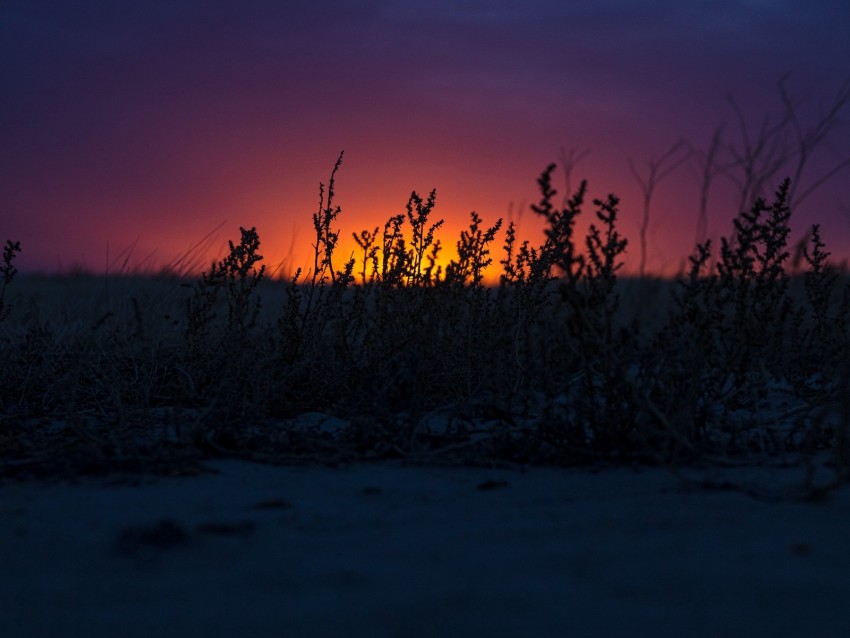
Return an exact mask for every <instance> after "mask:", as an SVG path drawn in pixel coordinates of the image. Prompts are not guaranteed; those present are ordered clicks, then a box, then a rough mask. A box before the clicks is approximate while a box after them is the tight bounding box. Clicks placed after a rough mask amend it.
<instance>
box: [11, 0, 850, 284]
mask: <svg viewBox="0 0 850 638" xmlns="http://www.w3.org/2000/svg"><path fill="white" fill-rule="evenodd" d="M848 24H850V2H837V1H832V2H825V1H809V2H779V1H773V2H769V1H761V2H759V1H749V2H733V1H725V2H723V1H719V2H688V1H683V0H678V1H674V2H646V1H622V0H621V1H614V0H601V1H600V0H597V1H593V2H590V1H582V2H563V1H561V2H555V1H537V2H535V1H528V0H526V1H523V2H519V1H492V2H484V1H480V2H457V1H453V2H449V1H441V0H430V1H428V2H424V1H419V2H404V1H392V2H390V1H387V2H378V1H373V2H343V1H341V0H330V1H319V2H316V1H312V2H302V3H294V2H272V1H257V0H246V1H243V2H222V1H215V0H213V1H207V2H201V1H197V0H187V1H180V0H171V1H169V2H164V1H159V0H154V1H151V2H123V1H112V2H81V1H79V0H77V1H75V2H42V1H40V0H27V1H16V0H5V1H4V2H3V3H2V4H0V29H2V37H0V64H1V65H0V143H2V145H1V146H0V162H2V164H0V241H5V239H6V238H10V239H19V240H20V241H21V243H22V245H23V247H24V253H23V254H22V255H21V258H20V262H19V263H20V267H21V269H22V270H55V269H57V268H59V267H61V268H63V269H68V268H69V267H71V266H73V265H75V264H77V265H85V266H87V267H89V268H91V269H94V270H95V271H102V270H103V269H104V264H105V262H106V256H107V249H106V246H107V243H108V244H109V251H110V253H109V254H110V255H111V256H114V255H116V254H117V253H119V252H120V251H121V250H122V249H125V248H127V247H129V246H130V245H135V248H134V251H133V255H132V259H131V263H139V262H142V264H143V265H144V266H151V265H162V264H165V263H168V262H169V261H170V260H172V259H173V258H174V257H175V256H178V255H180V254H183V253H184V252H185V251H186V250H187V248H188V247H189V246H191V245H192V244H193V243H195V242H196V241H198V240H199V239H201V238H202V237H204V236H205V235H206V234H207V233H208V232H210V231H211V230H213V229H214V228H216V227H218V226H219V225H220V224H222V223H223V224H224V225H223V226H222V227H221V229H220V231H219V232H218V242H217V243H216V244H215V245H214V247H213V252H215V251H216V250H220V248H221V245H222V244H223V243H224V242H225V240H226V239H227V238H234V239H235V238H237V237H238V227H239V226H240V225H243V226H257V228H258V231H259V233H260V236H261V239H262V240H263V250H262V252H263V253H264V254H265V255H266V257H267V260H268V262H269V263H270V264H271V266H272V267H274V265H276V264H277V263H279V262H281V261H282V260H283V259H285V258H287V257H289V263H290V264H294V265H299V264H304V265H306V264H307V257H306V256H307V253H308V252H309V250H310V246H309V244H310V241H311V237H310V233H309V231H310V230H311V221H310V214H311V213H312V212H313V211H314V210H315V208H316V204H317V201H318V182H319V181H327V179H328V176H329V173H330V169H331V168H332V166H333V163H334V161H335V159H336V157H337V155H338V153H339V151H340V150H343V149H344V150H345V153H346V155H345V160H344V163H343V166H342V169H341V172H340V174H339V176H338V180H337V197H338V201H337V203H339V204H340V205H341V206H342V208H343V213H342V216H341V218H340V225H341V227H342V231H343V232H342V236H343V237H344V238H349V237H350V235H351V232H352V231H360V230H361V229H363V228H370V229H371V228H374V227H375V226H377V225H382V224H383V222H384V221H385V220H386V218H387V217H389V216H390V215H393V214H396V213H398V212H401V211H402V210H403V207H404V204H405V203H406V201H407V197H408V195H409V194H410V191H411V190H416V191H418V192H419V193H421V194H423V195H424V194H427V192H428V191H430V190H431V189H432V188H436V189H437V207H436V210H435V215H437V216H438V217H443V218H445V219H446V227H445V232H444V233H443V234H442V238H443V243H444V244H449V245H453V243H454V241H455V240H456V231H457V230H458V229H460V228H461V227H463V226H465V224H466V221H467V220H468V215H469V212H470V211H471V210H476V211H478V212H479V213H480V214H481V215H482V216H483V217H484V219H485V221H487V222H492V221H495V219H496V218H497V217H502V216H505V215H506V214H507V212H508V210H509V208H510V207H511V206H513V210H514V211H516V210H517V207H518V206H520V204H522V203H525V205H526V206H527V204H528V203H530V202H532V201H534V200H535V199H536V198H537V191H536V185H535V180H536V178H537V176H538V175H539V173H540V172H541V170H542V169H543V168H545V166H546V165H547V164H548V163H550V162H552V161H558V159H559V155H560V149H561V148H562V147H563V148H567V149H569V148H575V149H579V150H580V149H584V148H590V149H591V154H590V155H588V156H587V157H585V158H584V159H582V160H581V162H580V163H579V164H578V167H577V168H576V170H575V175H574V180H576V181H577V180H578V179H580V178H583V177H587V178H589V180H590V195H591V197H603V196H604V195H606V194H607V193H609V192H615V193H617V194H618V195H619V196H620V197H621V199H622V221H623V223H622V230H623V232H624V233H625V234H626V236H627V237H629V239H630V242H631V244H630V248H629V258H628V259H629V262H628V263H629V267H630V268H634V267H635V264H636V263H637V259H638V258H639V251H638V228H639V227H640V221H641V196H640V190H639V188H638V184H637V182H636V181H635V179H634V177H633V176H632V175H631V173H630V171H629V166H628V162H627V160H628V158H629V157H631V158H633V160H634V162H635V164H636V166H637V167H638V168H639V169H641V170H643V169H645V165H646V161H647V160H648V159H649V158H651V157H658V156H660V155H661V154H662V153H663V152H664V151H665V150H667V149H668V148H669V147H670V145H671V144H672V143H673V142H675V141H676V140H678V139H680V138H684V139H685V140H687V141H688V142H689V143H690V144H692V145H693V147H694V148H695V149H696V150H705V148H706V147H707V145H708V143H709V141H710V139H711V134H712V131H713V129H714V128H715V127H716V126H717V125H719V124H722V123H725V129H724V142H725V143H726V144H732V145H735V146H736V147H737V148H738V149H740V148H741V144H742V136H741V130H740V127H739V125H738V122H737V121H736V116H735V112H734V110H733V109H732V107H731V106H730V103H729V101H728V99H727V96H728V95H729V94H731V95H733V96H734V97H735V100H736V102H737V104H739V105H740V107H741V111H742V112H743V113H744V114H745V116H746V119H747V122H748V126H749V127H750V128H751V131H750V133H751V135H755V134H756V133H757V131H758V127H759V125H760V123H761V121H762V118H763V117H764V116H766V115H767V114H772V118H773V119H772V120H771V121H776V120H777V118H779V117H780V116H781V115H782V114H783V111H782V102H781V100H780V99H779V93H778V90H777V83H778V81H779V79H780V78H781V77H782V76H783V75H784V74H785V73H790V77H789V79H788V80H787V84H786V86H787V88H788V90H789V92H790V93H791V94H792V95H793V96H794V97H795V98H805V101H804V102H803V103H802V105H801V106H800V117H801V120H802V122H803V124H804V125H808V126H810V125H812V124H814V123H816V122H817V121H818V120H819V118H820V116H821V114H822V113H823V111H824V110H825V109H826V108H827V107H828V106H829V105H830V104H831V103H832V102H833V101H834V99H835V96H836V94H837V93H838V92H839V90H840V89H841V87H842V84H843V83H845V82H846V81H847V80H848V78H850V38H847V36H846V31H847V25H848ZM840 115H841V116H842V117H841V120H840V121H839V122H838V123H837V125H836V127H835V128H834V129H832V130H831V131H830V133H829V135H828V137H827V139H826V142H828V144H822V145H820V146H819V147H818V148H817V150H816V153H815V155H814V157H813V158H812V161H811V162H810V163H809V164H808V166H807V173H805V174H804V176H803V179H802V181H801V186H800V188H801V189H804V188H805V186H806V184H811V183H813V182H814V180H815V179H817V177H818V176H819V175H821V174H823V171H825V170H828V169H829V168H830V167H833V166H835V165H836V164H837V163H838V162H840V161H841V160H842V159H845V158H848V157H850V126H848V122H850V107H848V108H845V109H844V110H843V111H842V113H841V114H840ZM789 133H790V129H789ZM789 142H792V143H793V139H792V138H791V137H789ZM789 148H793V144H792V146H791V147H789ZM697 157H698V156H697V155H695V156H694V157H693V158H692V160H691V161H689V162H688V163H686V164H684V165H682V166H681V167H680V168H679V169H677V170H676V171H675V172H673V173H671V174H670V175H669V176H668V177H667V178H666V179H665V180H664V181H662V182H661V183H660V184H659V186H658V188H657V191H656V193H655V197H654V199H653V206H652V222H651V224H650V231H649V242H648V244H649V256H648V265H649V267H650V269H652V270H655V271H657V272H661V271H664V272H673V271H675V269H676V268H677V267H678V266H679V264H680V263H681V260H682V259H683V258H684V257H685V256H686V255H687V254H688V253H689V252H690V251H691V249H692V248H693V243H694V238H695V229H696V212H697V210H698V202H699V182H698V178H697V173H696V165H697V162H696V160H697ZM729 157H730V156H728V154H727V155H726V159H727V160H728V159H729ZM789 161H790V162H793V158H791V160H789ZM791 173H793V168H792V164H790V163H789V164H788V166H787V170H786V169H784V168H783V169H781V170H780V171H779V172H778V173H777V178H776V180H773V181H771V182H770V185H769V188H768V190H770V191H772V190H773V189H774V188H775V186H776V185H777V184H778V180H779V178H780V177H779V176H780V175H781V176H784V175H786V174H791ZM774 181H775V182H776V183H774ZM848 182H850V170H848V171H844V172H843V173H841V174H839V175H838V176H836V177H835V178H834V179H832V180H831V181H829V182H827V183H826V184H825V185H824V186H823V187H822V188H820V189H818V190H817V191H816V192H815V194H814V195H813V196H811V197H809V198H808V199H806V200H805V201H803V202H801V204H800V207H799V209H798V210H796V211H795V217H794V218H793V219H792V225H793V227H794V229H795V230H796V231H798V232H797V233H796V236H799V234H800V231H802V229H803V228H805V227H806V226H807V225H809V224H811V223H813V222H820V223H821V224H822V226H823V229H824V236H825V238H826V239H827V244H828V248H830V249H831V250H832V251H833V253H834V254H835V255H836V256H837V257H847V256H850V189H845V188H844V186H845V185H847V184H848ZM562 185H563V178H562V175H561V174H559V175H558V181H557V182H556V186H558V187H559V188H560V187H561V186H562ZM798 192H802V190H800V191H798ZM736 202H737V197H736V187H735V186H734V183H733V182H732V181H730V180H729V179H725V178H723V177H718V179H717V181H716V183H715V187H714V188H713V189H712V191H711V199H710V210H709V212H710V218H709V226H708V234H709V235H710V236H717V235H718V234H727V233H728V232H729V229H730V220H731V218H732V216H733V215H734V214H735V213H736V212H737V211H736V207H737V203H736ZM591 212H592V207H591V206H588V207H587V208H586V216H587V217H590V213H591ZM522 222H523V224H524V230H525V231H526V232H527V233H529V234H530V235H533V233H534V230H535V226H534V222H535V220H533V219H532V215H531V214H530V213H529V214H526V215H524V217H523V219H522ZM134 242H135V244H134ZM349 243H350V242H349ZM499 245H501V237H500V239H499ZM345 250H350V246H349V245H346V247H345ZM211 254H212V253H211ZM148 256H150V257H149V259H148V260H147V261H143V260H144V259H145V258H148ZM284 269H286V267H285V268H284Z"/></svg>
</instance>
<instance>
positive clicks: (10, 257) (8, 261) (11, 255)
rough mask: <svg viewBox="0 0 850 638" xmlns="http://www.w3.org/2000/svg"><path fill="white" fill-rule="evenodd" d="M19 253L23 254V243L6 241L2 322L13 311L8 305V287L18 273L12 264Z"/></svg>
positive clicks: (0, 268) (0, 301) (0, 297)
mask: <svg viewBox="0 0 850 638" xmlns="http://www.w3.org/2000/svg"><path fill="white" fill-rule="evenodd" d="M19 252H21V242H19V241H12V240H11V239H9V240H7V241H6V245H5V246H4V247H3V264H2V265H0V275H2V276H3V287H2V288H0V321H3V320H4V319H5V318H6V317H8V316H9V313H10V312H11V311H12V307H11V306H10V305H9V304H7V303H6V287H7V286H8V285H9V284H10V283H12V280H13V279H14V278H15V275H16V274H17V272H18V269H17V268H15V266H14V265H13V263H12V262H14V261H15V257H16V256H17V254H18V253H19Z"/></svg>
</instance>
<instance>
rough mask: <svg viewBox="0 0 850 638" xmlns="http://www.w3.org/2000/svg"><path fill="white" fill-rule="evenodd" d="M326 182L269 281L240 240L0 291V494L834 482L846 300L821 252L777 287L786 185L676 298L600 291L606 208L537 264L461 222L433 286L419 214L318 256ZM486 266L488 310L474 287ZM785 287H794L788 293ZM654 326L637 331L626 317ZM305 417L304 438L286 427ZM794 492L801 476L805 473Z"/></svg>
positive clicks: (664, 288)
mask: <svg viewBox="0 0 850 638" xmlns="http://www.w3.org/2000/svg"><path fill="white" fill-rule="evenodd" d="M341 161H342V156H340V158H339V160H338V161H337V163H336V165H335V167H334V170H333V173H332V174H331V178H330V181H329V183H328V186H327V190H325V188H324V186H322V187H321V190H320V195H321V197H320V205H319V208H318V210H317V212H316V213H314V215H313V222H314V230H315V237H314V243H313V248H314V259H313V263H312V265H311V266H310V268H309V269H308V270H307V271H306V272H305V271H303V270H301V269H299V270H298V271H296V273H295V275H294V277H293V278H292V279H291V280H289V281H286V282H283V281H270V280H268V278H267V277H266V273H265V268H264V266H263V265H262V260H263V258H262V255H261V252H260V251H261V241H260V237H259V236H258V234H257V232H256V229H254V228H251V229H245V228H242V229H240V238H239V240H238V243H235V242H231V243H230V244H229V250H228V252H227V255H226V256H225V257H224V258H223V259H221V260H218V261H215V262H213V263H212V264H211V265H210V267H209V268H208V269H207V270H206V271H204V272H203V273H202V274H201V275H200V276H199V277H186V276H184V277H179V278H178V277H167V276H160V277H147V278H144V277H138V278H133V277H127V276H125V277H103V278H92V279H81V280H80V279H78V280H71V279H61V278H59V279H56V278H51V279H38V278H35V277H29V278H20V280H18V278H17V277H16V275H17V272H16V270H15V268H14V266H13V262H14V259H15V257H16V255H17V253H18V252H20V250H21V246H20V245H19V244H17V243H13V242H11V241H10V242H8V243H7V245H6V248H5V250H4V253H3V266H2V268H0V270H2V275H3V283H2V288H0V349H2V357H0V471H2V473H4V474H7V475H19V476H32V475H40V474H55V473H57V472H59V473H71V474H73V473H79V472H100V471H111V470H141V471H158V470H161V471H182V470H185V469H187V468H192V467H195V466H196V465H197V463H199V462H200V461H201V460H203V459H204V458H206V457H209V456H221V455H224V456H236V457H244V458H254V459H263V460H268V461H277V462H292V461H315V460H319V461H324V462H338V461H342V460H349V459H364V458H370V459H372V458H392V457H396V458H405V459H410V460H429V461H433V462H436V461H460V462H475V463H493V462H518V463H557V464H574V463H585V462H590V461H608V462H629V463H633V462H649V463H690V462H704V461H712V462H730V461H734V460H736V459H748V460H753V459H756V460H758V459H762V460H764V459H768V458H776V457H777V456H782V457H783V458H784V457H789V456H791V457H793V458H794V459H796V460H797V462H801V463H802V462H811V459H813V458H815V456H816V455H818V454H822V453H824V452H828V453H829V454H831V456H832V460H831V467H832V469H833V474H834V476H833V478H832V479H831V481H830V482H829V483H827V484H818V485H815V483H814V479H811V481H810V483H809V485H808V487H809V489H810V491H811V492H812V493H814V492H815V491H817V490H821V491H822V490H824V489H829V488H831V487H835V486H837V485H840V484H842V483H844V482H846V481H847V480H848V478H850V425H848V423H850V390H848V388H850V364H848V362H850V326H848V317H850V284H848V281H847V278H846V277H845V276H844V275H843V274H842V273H841V272H839V271H837V270H835V269H834V268H832V267H831V266H830V263H829V260H828V253H827V252H826V247H825V246H824V244H823V242H822V240H821V237H820V234H819V229H818V227H817V226H815V227H814V228H813V229H812V231H811V233H810V238H809V242H808V245H807V246H806V248H805V249H804V250H803V252H802V254H801V255H799V259H800V261H801V262H802V263H803V264H804V265H805V268H803V269H802V272H798V271H799V270H800V269H792V268H790V266H789V260H790V259H791V256H790V254H789V250H788V243H787V242H788V234H789V230H788V228H789V222H790V215H791V211H790V210H789V208H788V206H787V201H788V193H789V188H790V184H789V182H788V181H785V182H783V183H782V184H781V185H780V186H779V188H778V190H777V192H776V195H775V197H774V199H773V201H771V202H766V201H764V200H758V201H757V202H756V203H755V205H754V206H753V207H752V209H751V210H749V211H746V212H744V213H742V214H741V215H739V216H738V218H737V219H736V220H735V222H734V227H733V229H732V234H731V236H730V237H729V238H727V239H724V240H723V241H722V242H721V246H720V248H719V251H717V252H716V253H715V251H714V250H713V247H712V246H711V244H710V242H706V243H705V244H702V245H699V246H698V248H697V250H696V252H695V254H693V255H692V256H691V257H690V262H689V263H690V269H689V272H688V273H686V275H685V276H683V277H681V278H680V280H679V281H677V282H666V281H660V280H652V279H650V278H641V279H629V278H623V277H620V276H619V273H620V269H621V266H622V256H623V253H624V251H625V250H626V247H627V240H626V239H625V238H624V237H623V236H622V235H621V234H620V232H619V230H618V215H619V201H618V200H617V198H616V197H614V196H609V197H608V198H607V199H604V200H595V201H593V202H592V207H593V223H592V224H590V227H589V230H588V232H587V234H586V236H584V237H577V236H576V231H575V222H576V219H577V218H578V217H579V216H580V215H582V214H584V213H583V210H584V209H585V207H586V202H585V200H586V193H587V185H586V183H582V184H581V186H580V187H579V189H578V190H577V191H576V192H575V193H574V194H573V195H572V197H570V198H569V199H568V200H566V201H565V202H563V204H562V205H558V204H557V203H556V199H555V197H556V195H557V193H556V192H555V190H554V188H553V187H552V179H551V178H552V172H553V170H554V168H555V167H554V165H552V166H550V167H548V168H547V169H546V170H545V171H544V172H543V173H542V175H541V176H540V178H539V180H538V184H539V187H540V201H539V202H538V203H537V204H535V205H534V206H533V207H532V209H533V211H534V212H535V213H536V214H537V215H539V216H541V217H542V218H543V220H544V221H545V223H546V228H547V231H546V234H545V238H544V239H543V241H542V242H541V243H540V244H538V245H532V244H531V243H529V242H528V241H525V242H522V243H520V242H519V240H518V239H517V236H516V229H515V227H514V226H513V224H509V225H508V227H507V228H506V230H505V234H504V244H503V245H502V246H501V250H499V247H498V246H497V236H498V235H499V232H500V230H501V224H502V222H501V220H497V221H496V222H495V223H494V224H492V225H488V224H486V223H485V222H484V221H483V220H482V219H481V218H480V217H479V216H478V215H477V214H475V213H472V215H471V218H470V224H469V227H468V229H467V230H465V231H463V232H462V233H461V235H460V237H459V239H458V241H457V255H458V256H457V258H456V259H454V260H452V261H451V262H450V263H449V264H448V265H447V267H446V268H445V269H442V268H441V267H440V266H439V265H438V263H439V261H438V256H439V254H440V251H441V249H442V246H441V243H440V239H439V238H438V236H437V231H438V230H439V229H440V227H441V225H442V221H441V220H434V219H433V214H434V208H435V193H433V192H432V193H431V194H430V195H429V196H428V197H426V198H424V199H423V198H421V197H420V196H419V195H417V194H416V193H413V194H412V195H411V197H410V199H409V201H408V204H407V207H406V213H404V214H401V215H398V216H395V217H392V218H391V219H389V220H388V221H387V222H386V224H385V225H384V227H383V230H381V229H380V227H377V228H375V229H374V230H372V231H369V230H364V231H362V232H360V233H359V234H358V233H354V236H355V239H356V240H357V241H358V244H359V246H360V248H361V250H362V253H361V254H360V256H359V258H358V259H355V258H352V259H349V260H348V261H346V262H343V261H340V260H339V259H338V258H337V253H336V250H335V249H336V246H337V243H338V239H339V236H340V235H339V233H340V232H341V231H340V230H339V228H338V218H339V216H340V214H341V208H340V207H339V206H338V205H336V204H335V201H334V200H335V195H336V194H335V191H334V178H335V175H336V173H337V171H338V170H339V168H340V165H341ZM494 261H495V263H496V264H497V265H498V266H499V267H500V268H501V276H500V280H499V283H498V284H497V285H494V286H486V285H485V284H484V280H483V273H484V272H485V269H487V268H488V267H489V266H491V265H493V264H494ZM792 271H793V272H792ZM647 307H653V308H656V309H657V310H655V311H654V312H652V313H647V311H646V308H647ZM305 415H306V416H305ZM813 474H814V473H813V472H812V475H813Z"/></svg>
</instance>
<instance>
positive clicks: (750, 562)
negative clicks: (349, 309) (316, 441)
mask: <svg viewBox="0 0 850 638" xmlns="http://www.w3.org/2000/svg"><path fill="white" fill-rule="evenodd" d="M210 468H211V469H212V470H214V472H211V473H208V474H202V475H199V476H191V477H175V478H156V477H110V478H106V479H98V480H94V479H91V480H89V479H86V480H80V481H77V482H74V483H67V482H42V483H28V484H18V483H11V482H7V483H5V484H3V485H0V541H2V544H1V545H0V572H1V573H2V576H3V577H2V581H0V582H2V586H0V636H4V637H13V636H104V635H106V636H187V635H196V636H224V635H227V636H231V635H238V636H399V637H407V636H411V637H416V636H535V637H536V636H567V635H570V636H611V635H624V636H768V635H769V636H836V637H837V636H842V637H844V636H848V635H850V490H849V489H842V490H840V491H837V492H833V493H832V494H830V495H829V496H828V498H826V499H825V500H823V501H819V502H815V503H807V502H800V501H794V500H792V499H790V498H787V497H788V495H789V494H791V493H792V492H791V489H790V487H788V486H791V485H793V484H794V483H795V482H796V481H797V480H798V479H799V472H798V470H794V469H776V468H774V469H766V468H749V469H740V468H739V469H714V470H701V471H696V470H693V471H690V473H686V474H687V475H688V476H689V477H692V478H694V479H695V480H696V481H697V482H699V481H704V480H705V479H708V482H709V483H710V484H711V485H713V486H714V488H715V489H707V488H706V487H705V486H699V485H698V484H697V483H694V482H690V481H683V480H682V478H681V477H677V476H674V474H673V473H671V472H670V471H669V470H667V469H663V468H644V469H642V470H640V471H636V470H633V469H629V468H604V469H596V470H593V469H587V468H585V469H556V468H530V469H527V470H525V471H522V470H520V469H486V468H446V467H443V468H425V467H415V466H403V465H400V464H376V465H375V464H367V465H353V466H348V467H341V468H327V467H272V466H265V465H259V464H251V463H243V462H237V461H222V462H215V463H211V464H210ZM731 485H736V486H743V487H746V488H747V489H743V490H739V489H727V488H729V487H730V486H731ZM747 486H749V487H747ZM750 488H753V489H750ZM786 488H787V489H786ZM748 490H749V491H750V493H749V494H748V493H747V491H748Z"/></svg>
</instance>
